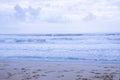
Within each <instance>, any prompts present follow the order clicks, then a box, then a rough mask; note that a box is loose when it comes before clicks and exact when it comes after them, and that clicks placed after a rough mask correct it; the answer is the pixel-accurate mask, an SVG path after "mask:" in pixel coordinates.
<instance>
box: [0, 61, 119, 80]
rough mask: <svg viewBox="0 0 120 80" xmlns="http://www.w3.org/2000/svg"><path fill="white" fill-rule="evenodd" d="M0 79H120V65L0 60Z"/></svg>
mask: <svg viewBox="0 0 120 80" xmlns="http://www.w3.org/2000/svg"><path fill="white" fill-rule="evenodd" d="M0 80H120V65H119V64H102V63H101V64H98V63H80V62H48V61H46V62H45V61H37V60H31V61H28V60H23V61H18V60H17V61H16V60H0Z"/></svg>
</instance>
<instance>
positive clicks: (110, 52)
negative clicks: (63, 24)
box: [0, 33, 120, 62]
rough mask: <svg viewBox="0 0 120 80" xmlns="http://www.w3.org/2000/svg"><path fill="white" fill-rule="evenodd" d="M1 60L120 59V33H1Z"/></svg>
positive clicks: (119, 60)
mask: <svg viewBox="0 0 120 80" xmlns="http://www.w3.org/2000/svg"><path fill="white" fill-rule="evenodd" d="M0 59H18V60H22V59H24V60H43V61H81V60H82V61H85V60H89V61H90V60H91V61H118V62H120V33H108V34H107V33H104V34H0Z"/></svg>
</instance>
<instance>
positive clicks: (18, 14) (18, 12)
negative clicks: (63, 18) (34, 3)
mask: <svg viewBox="0 0 120 80" xmlns="http://www.w3.org/2000/svg"><path fill="white" fill-rule="evenodd" d="M14 10H15V14H14V16H15V18H16V20H18V21H26V19H27V18H30V19H31V20H33V19H35V18H37V16H39V12H40V9H34V8H32V7H31V6H29V7H28V8H22V7H21V6H20V5H16V6H15V7H14ZM28 14H29V15H30V16H31V17H32V18H31V17H29V16H28Z"/></svg>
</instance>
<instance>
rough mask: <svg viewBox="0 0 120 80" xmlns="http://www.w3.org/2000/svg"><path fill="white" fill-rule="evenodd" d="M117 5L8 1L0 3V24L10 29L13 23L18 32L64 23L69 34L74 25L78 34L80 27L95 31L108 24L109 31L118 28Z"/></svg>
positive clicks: (113, 1)
mask: <svg viewBox="0 0 120 80" xmlns="http://www.w3.org/2000/svg"><path fill="white" fill-rule="evenodd" d="M119 3H120V1H119V0H36V1H34V0H11V1H10V2H8V1H5V0H1V1H0V25H5V26H6V27H8V26H11V27H12V26H13V25H9V24H14V28H15V29H16V28H18V27H15V26H19V30H20V28H21V30H22V29H24V27H26V26H30V25H32V26H33V27H32V26H31V27H30V28H32V29H34V27H35V26H38V27H35V28H37V29H38V28H39V29H38V30H40V29H43V27H41V26H42V24H47V25H45V26H46V27H45V26H44V27H45V28H44V29H49V27H51V26H53V25H51V24H55V25H56V26H61V25H60V24H64V25H65V26H67V28H66V29H68V30H66V31H71V32H72V30H73V28H74V27H75V25H76V24H77V25H78V27H77V28H76V29H74V32H75V30H76V31H77V32H79V31H82V30H83V29H85V28H83V27H86V26H87V28H88V29H89V28H93V27H94V29H99V28H98V27H100V26H99V25H102V26H103V27H104V26H106V25H109V24H110V23H111V24H112V25H109V27H111V28H113V25H115V26H119V23H118V22H119V20H120V6H119ZM6 23H7V24H6ZM101 23H102V24H101ZM28 24H30V25H28ZM68 24H69V25H68ZM86 24H88V25H86ZM34 25H35V26H34ZM23 26H24V27H23ZM62 26H63V25H62ZM96 26H97V27H96ZM103 27H102V28H103ZM0 28H1V26H0ZM51 28H52V29H53V30H52V31H56V30H61V31H65V30H63V29H65V28H61V27H59V28H58V27H54V28H53V27H51ZM57 28H58V29H57ZM102 28H101V29H102ZM117 28H118V27H117ZM2 29H3V28H2ZM27 29H29V28H27ZM32 29H31V31H32ZM37 29H35V30H37ZM90 30H91V29H90ZM99 30H100V29H99ZM114 30H118V29H114ZM43 31H45V30H43ZM97 31H98V30H97Z"/></svg>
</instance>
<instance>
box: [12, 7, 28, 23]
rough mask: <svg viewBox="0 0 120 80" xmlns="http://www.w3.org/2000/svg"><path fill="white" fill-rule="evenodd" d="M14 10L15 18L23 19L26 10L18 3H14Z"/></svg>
mask: <svg viewBox="0 0 120 80" xmlns="http://www.w3.org/2000/svg"><path fill="white" fill-rule="evenodd" d="M14 10H15V14H14V16H15V18H16V19H17V20H20V21H24V20H25V17H26V15H25V13H26V11H25V10H24V9H23V8H21V6H19V5H16V6H15V7H14Z"/></svg>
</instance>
